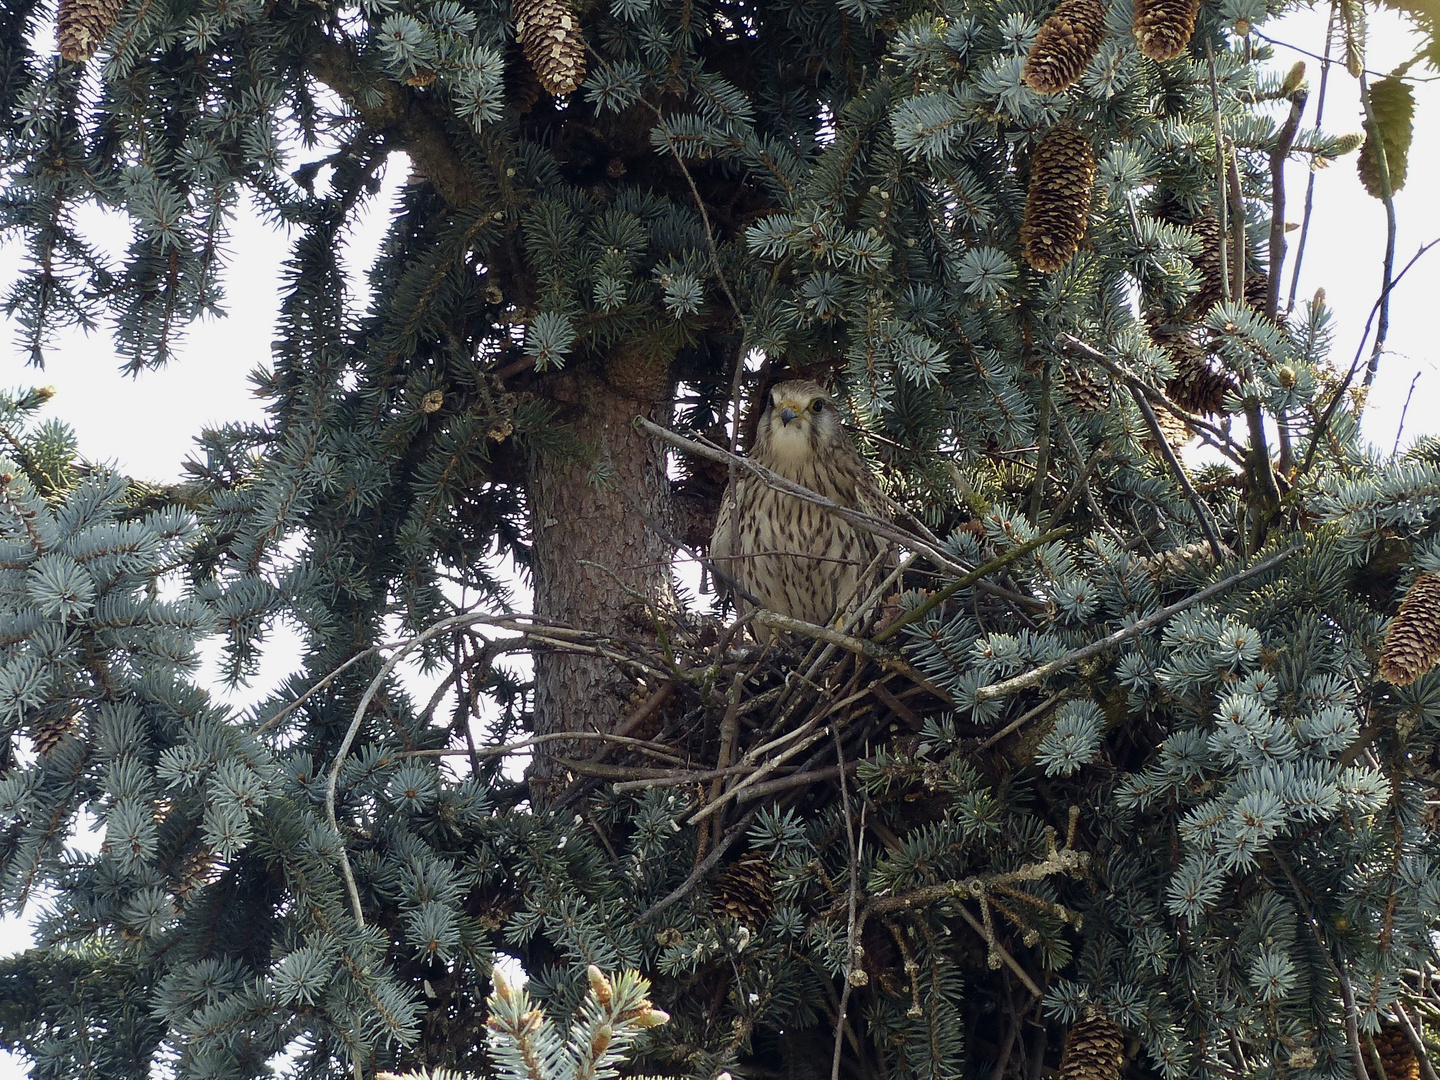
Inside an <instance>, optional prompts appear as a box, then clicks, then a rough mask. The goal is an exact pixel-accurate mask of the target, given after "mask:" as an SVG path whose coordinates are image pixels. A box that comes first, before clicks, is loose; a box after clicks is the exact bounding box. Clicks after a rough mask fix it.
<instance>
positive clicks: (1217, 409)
mask: <svg viewBox="0 0 1440 1080" xmlns="http://www.w3.org/2000/svg"><path fill="white" fill-rule="evenodd" d="M1150 336H1151V337H1152V338H1153V339H1154V341H1155V344H1156V345H1158V346H1160V348H1162V349H1164V350H1165V352H1166V354H1167V355H1168V356H1169V357H1170V362H1171V363H1172V364H1174V365H1175V375H1174V377H1173V378H1171V379H1170V380H1169V381H1168V382H1166V384H1165V394H1166V396H1167V397H1169V398H1170V400H1171V401H1173V402H1175V404H1177V405H1179V406H1180V407H1181V408H1182V409H1187V410H1189V411H1190V412H1192V413H1198V414H1200V415H1202V416H1218V415H1220V414H1222V413H1223V412H1224V411H1225V395H1226V394H1227V393H1231V392H1238V391H1239V387H1238V386H1236V384H1235V382H1234V380H1232V379H1231V378H1230V376H1228V375H1226V374H1225V373H1224V372H1223V371H1216V370H1215V369H1214V368H1213V367H1211V366H1210V360H1209V358H1208V357H1207V356H1206V355H1205V350H1204V349H1203V348H1201V347H1200V345H1199V343H1198V342H1196V341H1195V339H1194V338H1192V337H1190V336H1189V335H1188V334H1181V333H1177V332H1174V331H1170V332H1166V331H1163V330H1152V331H1151V335H1150Z"/></svg>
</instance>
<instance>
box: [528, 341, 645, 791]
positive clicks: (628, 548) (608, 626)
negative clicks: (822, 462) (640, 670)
mask: <svg viewBox="0 0 1440 1080" xmlns="http://www.w3.org/2000/svg"><path fill="white" fill-rule="evenodd" d="M668 368H669V357H668V356H666V355H663V354H662V355H660V356H656V355H654V353H652V352H648V351H641V350H633V351H624V350H622V351H619V352H617V353H615V354H613V355H612V356H611V358H610V359H609V361H608V362H607V363H606V365H605V370H604V374H603V375H601V374H599V373H589V372H575V373H566V374H564V375H562V376H559V377H557V378H556V380H555V381H554V383H553V384H551V385H550V386H549V387H547V390H548V394H547V396H548V397H550V398H551V399H552V400H553V401H555V402H556V403H557V404H559V405H560V406H561V408H562V410H563V411H562V413H561V416H560V419H562V420H565V421H566V422H568V423H569V424H570V426H571V430H572V432H573V435H574V438H575V439H576V441H577V442H578V443H580V444H581V445H582V447H583V450H584V452H583V453H582V454H580V455H579V456H566V457H561V456H553V457H547V458H543V459H542V460H540V461H538V462H536V464H535V465H534V467H533V468H532V470H531V478H530V527H531V537H532V541H533V555H532V568H533V573H534V582H535V611H536V613H537V614H539V615H543V616H546V617H548V618H551V619H556V620H558V621H560V622H563V623H565V624H567V625H569V626H572V627H575V628H576V629H582V630H588V631H592V632H594V633H599V634H605V635H613V636H615V637H618V638H624V639H628V640H632V641H633V640H637V639H638V640H653V631H652V628H651V620H650V618H649V616H648V615H647V613H646V611H645V603H644V601H645V600H649V601H650V602H652V603H660V604H664V603H667V602H668V598H669V592H670V574H669V568H668V567H669V559H670V556H671V555H672V554H673V552H672V549H671V548H670V545H669V544H668V543H667V542H666V540H665V539H664V538H663V537H662V536H661V535H660V532H659V531H657V529H655V528H653V527H652V525H651V523H660V524H661V525H662V527H663V528H664V529H665V530H666V531H667V532H668V531H669V519H670V485H669V480H668V478H667V475H666V470H665V450H664V447H663V446H662V445H660V444H659V443H657V442H655V441H654V440H651V439H647V438H645V437H644V436H642V435H641V434H640V433H639V432H637V431H636V430H635V428H634V426H633V424H632V421H633V419H634V417H635V416H636V414H637V413H638V414H642V415H645V416H648V417H650V418H651V419H654V420H655V421H657V422H658V423H665V422H666V420H667V419H668V418H669V414H670V409H671V387H670V383H669V377H668ZM635 689H636V683H635V681H634V678H633V676H631V675H627V674H626V673H625V672H623V671H621V670H620V669H619V668H618V667H617V666H616V665H615V664H614V663H613V662H612V661H610V660H606V659H603V658H599V657H594V656H586V655H577V654H574V653H564V652H543V651H542V652H537V653H536V656H535V731H536V733H537V734H546V733H550V732H556V731H611V730H614V728H615V726H616V724H617V723H618V722H619V719H620V717H621V715H622V713H623V712H624V709H625V707H626V704H627V703H628V701H629V700H630V697H631V695H632V693H633V692H634V691H635ZM545 749H546V750H547V751H548V752H546V753H542V754H537V755H536V758H535V764H534V766H533V767H532V769H531V774H530V780H531V789H532V791H533V792H534V794H535V796H536V798H537V799H539V800H541V801H544V800H546V799H548V798H549V797H551V796H553V795H554V794H555V792H556V791H557V789H558V788H559V787H560V786H562V785H563V784H564V783H565V782H566V780H567V777H566V775H565V773H564V770H563V768H561V767H560V766H559V765H558V764H557V763H556V762H555V760H554V759H555V758H556V757H561V756H571V755H575V756H582V757H583V756H588V755H589V754H590V753H592V752H594V749H595V747H594V745H593V744H589V745H581V744H579V743H569V742H558V743H551V744H548V746H547V747H546V748H545Z"/></svg>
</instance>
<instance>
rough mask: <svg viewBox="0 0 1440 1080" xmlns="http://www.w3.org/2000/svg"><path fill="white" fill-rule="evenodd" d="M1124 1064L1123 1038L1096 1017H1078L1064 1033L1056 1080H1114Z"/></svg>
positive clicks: (1117, 1029) (1099, 1016) (1118, 1031)
mask: <svg viewBox="0 0 1440 1080" xmlns="http://www.w3.org/2000/svg"><path fill="white" fill-rule="evenodd" d="M1124 1064H1125V1037H1124V1036H1123V1035H1122V1034H1121V1033H1120V1029H1119V1028H1117V1027H1116V1026H1115V1025H1114V1024H1112V1023H1111V1022H1110V1021H1109V1020H1108V1019H1106V1018H1105V1017H1104V1016H1101V1015H1099V1014H1095V1015H1092V1016H1086V1017H1082V1018H1081V1019H1079V1020H1076V1021H1075V1023H1073V1024H1071V1025H1070V1030H1069V1031H1068V1032H1066V1033H1065V1049H1064V1051H1062V1053H1061V1055H1060V1073H1059V1080H1117V1078H1118V1077H1119V1076H1120V1067H1121V1066H1122V1065H1124Z"/></svg>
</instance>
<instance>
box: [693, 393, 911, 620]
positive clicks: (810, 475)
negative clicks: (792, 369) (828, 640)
mask: <svg viewBox="0 0 1440 1080" xmlns="http://www.w3.org/2000/svg"><path fill="white" fill-rule="evenodd" d="M750 457H751V460H753V461H755V462H757V463H758V464H760V465H764V466H765V467H766V468H768V469H771V470H772V471H774V472H776V473H779V474H780V475H781V476H783V477H785V478H786V479H787V480H793V481H794V482H795V483H797V484H803V485H804V486H805V487H807V488H809V489H810V490H811V491H814V492H815V493H817V494H819V495H824V496H825V497H826V498H828V499H830V500H831V501H833V502H836V503H838V504H840V505H841V506H847V507H850V508H852V509H855V510H860V511H863V512H864V513H867V514H874V515H876V516H882V517H883V516H888V515H887V513H886V509H887V502H886V500H885V497H884V496H883V495H882V494H881V493H880V490H879V488H878V487H877V486H876V483H875V476H874V474H873V473H872V472H871V471H870V466H869V465H867V464H866V463H865V459H864V458H862V457H861V456H860V455H859V454H858V453H856V451H855V447H854V446H853V445H852V444H851V442H850V438H849V436H848V435H846V433H845V429H844V428H843V427H842V426H841V424H840V414H839V413H838V412H837V411H836V409H835V401H834V399H833V398H831V396H830V395H829V394H827V393H826V392H825V390H824V389H823V388H822V387H821V386H819V385H818V384H816V383H813V382H808V381H799V380H796V381H791V382H782V383H777V384H776V385H775V386H774V387H773V388H772V389H771V391H770V399H769V401H768V402H766V405H765V411H764V413H763V414H762V415H761V417H760V430H759V432H758V433H757V435H756V438H755V446H754V448H753V450H752V451H751V455H750ZM886 547H888V545H886V544H885V542H884V541H882V540H881V539H880V538H878V537H876V536H874V535H873V534H871V533H868V532H865V531H863V530H861V529H857V528H856V527H855V526H853V525H851V524H850V523H849V522H847V521H845V520H844V519H843V518H841V517H839V516H838V515H836V514H832V513H829V512H827V511H826V510H824V509H822V508H821V507H819V506H816V505H815V504H814V503H810V502H805V501H804V500H802V499H797V498H796V497H795V496H794V495H789V494H786V493H785V492H783V491H776V490H775V489H774V488H772V487H770V486H769V485H768V484H766V483H765V482H764V481H763V480H761V479H760V478H759V477H757V476H754V475H750V474H746V473H741V474H740V475H737V476H736V477H735V479H734V481H733V482H732V484H731V485H730V486H729V487H727V488H726V490H725V498H724V500H723V501H722V502H721V504H720V516H719V519H718V520H717V521H716V524H715V534H714V536H713V537H712V538H711V540H710V557H711V559H712V560H714V562H715V563H716V565H717V566H718V567H719V568H720V569H721V570H723V571H724V572H726V573H728V574H729V575H730V576H731V577H732V578H734V579H735V581H737V582H738V583H739V584H740V585H741V586H743V587H744V588H745V590H746V591H748V592H749V593H751V594H752V595H753V596H754V597H755V598H756V599H758V600H759V601H760V602H761V604H762V605H763V606H764V607H765V608H767V609H768V610H770V611H773V612H776V613H777V614H780V615H788V616H790V617H791V618H794V619H801V620H803V621H805V622H810V623H819V624H820V625H822V626H823V625H825V624H827V623H829V622H830V621H831V620H832V619H834V618H835V616H836V615H837V614H838V613H839V612H840V610H841V609H842V608H843V607H844V606H846V605H847V604H850V603H852V602H853V601H854V600H855V599H856V598H857V597H858V596H860V594H861V593H862V592H863V591H864V590H865V589H867V588H869V587H871V586H872V585H873V581H871V580H869V579H867V578H865V577H864V575H865V573H866V571H867V569H868V568H869V567H870V566H871V565H872V564H873V563H875V557H876V556H877V555H878V554H880V552H881V551H882V550H883V549H884V548H886ZM757 636H758V637H760V639H761V640H762V641H764V640H767V639H768V635H765V634H760V633H757Z"/></svg>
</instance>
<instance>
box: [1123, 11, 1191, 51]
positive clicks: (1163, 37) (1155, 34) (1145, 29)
mask: <svg viewBox="0 0 1440 1080" xmlns="http://www.w3.org/2000/svg"><path fill="white" fill-rule="evenodd" d="M1199 13H1200V0H1135V17H1134V19H1133V20H1132V21H1131V23H1130V30H1131V32H1132V33H1133V34H1134V35H1135V42H1136V44H1137V45H1139V46H1140V51H1141V52H1142V53H1144V54H1145V55H1146V56H1148V57H1149V58H1150V59H1151V60H1154V61H1155V62H1156V63H1157V64H1163V63H1164V62H1165V61H1166V60H1174V59H1175V58H1176V57H1177V56H1179V55H1181V54H1182V53H1184V51H1185V49H1186V48H1187V47H1188V46H1189V44H1190V36H1191V35H1192V34H1194V33H1195V16H1196V15H1198V14H1199Z"/></svg>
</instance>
